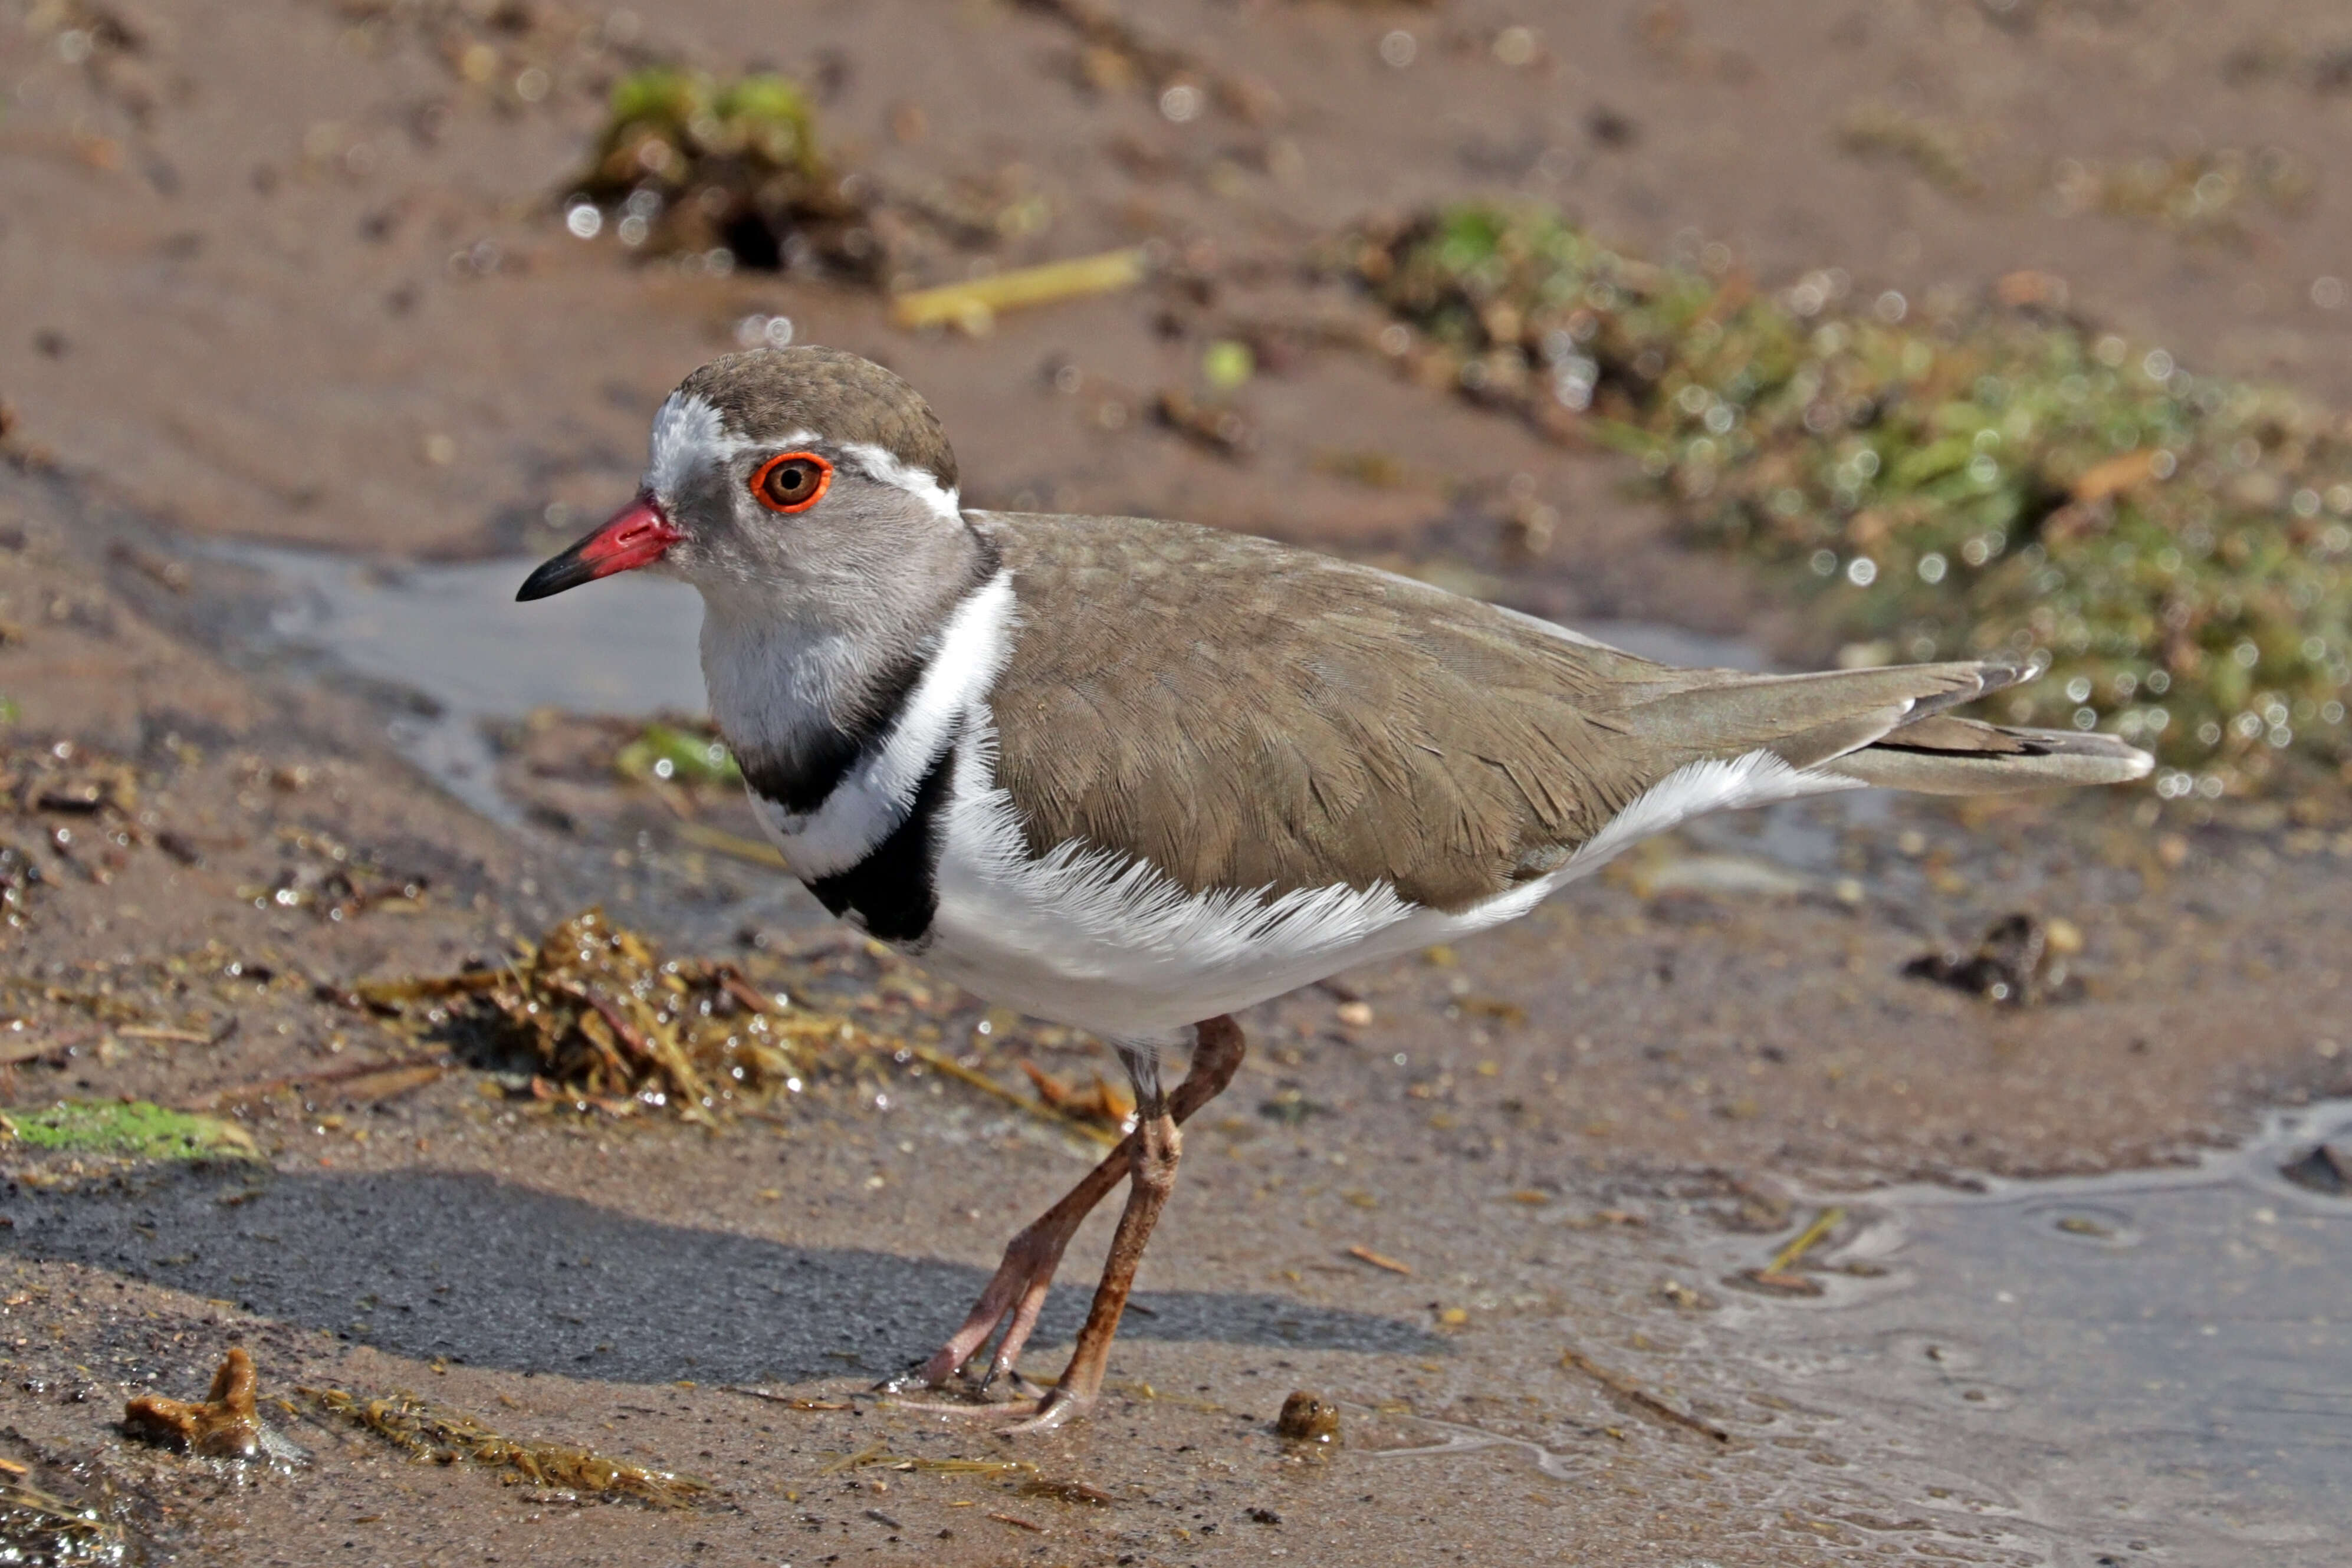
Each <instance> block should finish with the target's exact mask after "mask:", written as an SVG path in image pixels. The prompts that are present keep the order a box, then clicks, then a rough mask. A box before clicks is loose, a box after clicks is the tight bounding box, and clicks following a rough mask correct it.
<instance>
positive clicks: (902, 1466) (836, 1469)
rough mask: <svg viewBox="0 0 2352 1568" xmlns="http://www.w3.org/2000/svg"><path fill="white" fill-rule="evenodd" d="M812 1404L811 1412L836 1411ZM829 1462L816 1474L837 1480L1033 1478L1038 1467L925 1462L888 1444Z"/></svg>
mask: <svg viewBox="0 0 2352 1568" xmlns="http://www.w3.org/2000/svg"><path fill="white" fill-rule="evenodd" d="M836 1407H837V1406H831V1405H826V1404H818V1403H814V1402H812V1403H811V1404H810V1406H809V1408H811V1409H831V1408H836ZM824 1457H825V1458H827V1459H828V1460H829V1461H830V1462H829V1463H828V1464H826V1466H825V1467H824V1469H821V1470H819V1471H817V1474H818V1475H820V1476H837V1475H840V1474H842V1473H843V1472H845V1471H847V1470H873V1469H883V1470H920V1471H924V1472H927V1473H929V1474H931V1475H941V1476H1015V1475H1027V1476H1034V1475H1035V1474H1036V1473H1037V1467H1036V1466H1035V1465H1033V1464H1031V1463H1030V1462H1029V1461H1028V1460H1026V1459H923V1458H914V1457H912V1456H910V1455H907V1454H899V1453H893V1452H892V1451H891V1449H890V1446H889V1445H888V1444H887V1443H882V1442H876V1443H870V1444H868V1445H867V1446H866V1447H865V1448H860V1449H859V1450H857V1452H856V1453H854V1454H829V1455H826V1456H824Z"/></svg>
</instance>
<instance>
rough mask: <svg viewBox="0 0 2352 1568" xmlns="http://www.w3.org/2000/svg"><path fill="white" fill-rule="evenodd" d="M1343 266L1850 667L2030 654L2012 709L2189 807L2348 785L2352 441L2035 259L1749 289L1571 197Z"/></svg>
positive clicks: (1510, 408)
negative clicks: (2069, 733) (1586, 216)
mask: <svg viewBox="0 0 2352 1568" xmlns="http://www.w3.org/2000/svg"><path fill="white" fill-rule="evenodd" d="M1340 264H1341V265H1342V266H1343V267H1346V268H1347V269H1348V270H1349V271H1350V272H1351V273H1352V274H1353V275H1354V277H1356V278H1357V279H1358V281H1359V282H1360V284H1361V285H1362V286H1363V287H1365V288H1366V289H1367V290H1368V291H1369V292H1370V294H1371V295H1372V296H1373V297H1374V298H1376V299H1377V300H1378V301H1379V302H1380V303H1381V305H1382V306H1383V307H1384V308H1386V309H1387V310H1388V311H1389V312H1390V313H1391V316H1392V317H1393V318H1394V319H1395V321H1396V323H1397V325H1396V326H1393V327H1391V328H1390V329H1387V330H1386V331H1385V332H1384V333H1383V334H1381V349H1382V350H1383V351H1385V352H1387V353H1389V354H1391V356H1393V357H1394V358H1396V359H1397V360H1399V361H1401V362H1402V363H1403V364H1405V365H1406V366H1407V367H1408V368H1409V369H1411V370H1412V371H1413V372H1414V373H1415V374H1417V375H1418V376H1420V377H1421V378H1422V379H1423V380H1425V381H1426V382H1428V383H1429V384H1432V385H1442V386H1447V387H1451V388H1453V389H1454V390H1455V391H1457V392H1460V393H1461V394H1462V395H1464V396H1465V397H1468V398H1470V399H1473V400H1474V401H1476V402H1482V403H1485V404H1486V405H1488V406H1492V407H1496V408H1497V409H1501V410H1504V411H1507V412H1510V413H1516V414H1517V415H1518V416H1519V417H1522V418H1524V419H1526V420H1528V422H1529V423H1533V424H1535V425H1536V426H1537V427H1538V428H1539V429H1542V430H1544V431H1546V432H1548V433H1549V434H1554V435H1556V436H1558V437H1559V438H1561V439H1563V440H1570V441H1582V442H1587V443H1591V444H1601V445H1606V446H1610V447H1613V448H1616V449H1618V450H1621V451H1622V452H1625V453H1627V454H1629V455H1632V456H1633V457H1634V458H1635V459H1636V460H1637V461H1638V462H1639V463H1640V465H1641V467H1642V471H1643V474H1644V476H1646V478H1647V480H1648V482H1649V483H1650V485H1651V486H1654V490H1655V491H1656V493H1658V494H1659V495H1661V496H1662V497H1664V499H1665V500H1666V501H1667V502H1668V504H1669V505H1670V506H1672V507H1673V508H1674V510H1675V513H1676V515H1677V517H1679V518H1680V519H1681V520H1682V522H1683V523H1684V525H1685V528H1686V529H1687V530H1688V531H1689V533H1690V534H1691V535H1692V536H1694V537H1695V538H1698V539H1701V540H1703V541H1706V542H1708V543H1712V544H1715V545H1717V546H1720V547H1723V548H1727V549H1738V550H1740V551H1743V552H1746V553H1748V554H1751V555H1754V556H1756V557H1759V558H1760V559H1763V560H1765V561H1767V562H1769V563H1770V564H1772V565H1773V566H1774V567H1776V568H1779V569H1780V570H1782V571H1784V572H1785V573H1786V576H1787V579H1788V580H1790V581H1792V582H1795V583H1799V584H1802V585H1805V586H1806V587H1808V588H1809V589H1810V590H1811V593H1812V594H1813V596H1814V598H1815V600H1816V602H1817V605H1818V608H1819V610H1820V611H1821V612H1822V615H1823V617H1824V618H1825V620H1826V622H1827V623H1828V625H1829V627H1830V628H1831V629H1832V631H1833V632H1834V633H1835V634H1836V635H1837V636H1838V637H1839V638H1840V640H1842V641H1843V643H1845V647H1844V650H1843V662H1845V663H1848V664H1871V663H1891V662H1895V661H1898V660H1931V659H1943V658H1955V657H1971V656H1979V655H1989V654H1998V655H2001V656H2006V657H2023V658H2028V659H2032V660H2035V661H2038V662H2040V663H2042V664H2043V666H2044V668H2045V672H2046V673H2045V674H2043V675H2042V677H2041V678H2040V679H2038V680H2036V681H2034V682H2032V683H2031V684H2030V685H2025V686H2022V687H2020V688H2018V689H2016V690H2014V691H2012V692H2009V693H2004V694H2002V695H2000V697H1998V698H1996V699H1994V702H1993V705H1992V706H1993V713H1992V716H1994V717H1996V718H1998V719H2000V720H2003V721H2006V722H2011V723H2019V724H2032V725H2042V726H2053V727H2074V728H2079V729H2084V730H2089V729H2101V730H2105V731H2108V732H2110V733H2114V734H2116V735H2120V736H2122V737H2124V738H2126V739H2127V740H2130V741H2132V742H2134V743H2135V744H2137V745H2140V746H2144V747H2148V748H2150V749H2152V750H2154V751H2155V752H2156V753H2157V754H2158V757H2159V758H2160V759H2161V760H2162V762H2163V764H2164V767H2163V768H2162V769H2161V770H2160V772H2159V774H2158V780H2157V788H2158V791H2159V792H2160V793H2161V794H2163V795H2166V796H2168V797H2173V796H2189V795H2196V796H2200V797H2205V798H2214V797H2219V796H2221V795H2224V794H2236V795H2251V794H2257V793H2272V794H2280V795H2290V794H2305V795H2309V794H2311V793H2312V792H2313V791H2315V789H2317V788H2318V787H2319V786H2321V785H2323V784H2327V783H2336V784H2340V783H2341V782H2343V781H2345V780H2347V779H2352V728H2347V723H2346V703H2347V686H2352V430H2347V423H2346V421H2345V420H2344V419H2343V418H2342V417H2341V416H2340V415H2337V414H2334V413H2327V412H2326V411H2323V410H2319V409H2316V408H2314V407H2313V406H2311V405H2310V404H2308V403H2306V402H2303V401H2302V400H2300V399H2298V398H2296V397H2294V396H2293V395H2291V394H2289V393H2286V392H2280V391H2276V390H2272V389H2266V388H2263V387H2258V386H2252V385H2246V384H2242V383H2238V382H2228V381H2224V380H2221V379H2220V378H2217V377H2210V376H2203V375H2197V374H2192V373H2190V372H2189V371H2187V370H2185V369H2183V368H2182V367H2181V366H2180V365H2179V364H2178V363H2177V362H2176V361H2175V360H2174V358H2173V356H2172V355H2171V354H2169V353H2168V352H2166V351H2165V350H2162V349H2160V348H2151V347H2147V346H2142V345H2134V344H2131V343H2128V342H2126V340H2124V339H2123V338H2121V337H2119V336H2116V335H2114V334H2109V333H2103V332H2100V331H2098V330H2096V329H2093V328H2091V327H2088V326H2086V325H2084V324H2083V323H2081V322H2080V321H2077V320H2075V319H2072V318H2070V317H2068V316H2066V315H2064V314H2063V312H2062V311H2061V310H2059V309H2058V308H2055V295H2056V291H2055V289H2054V288H2048V287H2041V284H2042V283H2043V282H2054V280H2037V279H2035V278H2034V277H2032V275H2020V276H2019V277H2014V278H2011V279H2006V280H2004V285H2003V288H2002V290H2001V293H2002V295H2003V296H2005V298H1999V299H1994V300H1990V301H1986V302H1982V303H1980V304H1976V305H1962V304H1959V303H1957V302H1953V301H1937V302H1935V303H1934V305H1933V306H1932V308H1926V307H1923V306H1922V305H1920V304H1918V303H1916V302H1913V301H1910V300H1907V299H1906V298H1903V297H1902V296H1900V295H1897V294H1893V293H1887V294H1882V295H1878V296H1875V297H1872V298H1864V297H1861V296H1859V295H1856V294H1854V293H1853V291H1852V287H1851V283H1850V280H1848V279H1846V278H1845V277H1843V275H1840V274H1834V273H1815V274H1810V275H1808V276H1806V277H1803V278H1801V279H1800V280H1798V281H1797V282H1796V283H1795V284H1793V285H1791V286H1790V287H1788V288H1786V289H1783V290H1780V291H1779V292H1764V291H1759V289H1758V288H1756V287H1755V286H1754V285H1753V284H1752V283H1751V282H1750V281H1749V280H1748V278H1747V277H1745V276H1744V275H1743V274H1741V273H1740V272H1739V271H1738V269H1737V268H1736V267H1733V266H1732V263H1731V256H1730V253H1729V252H1728V251H1727V250H1726V249H1723V248H1722V247H1719V246H1718V247H1708V248H1707V249H1706V250H1705V251H1702V252H1700V253H1699V254H1698V255H1697V256H1694V257H1692V258H1691V259H1690V260H1688V261H1685V262H1677V263H1673V264H1659V263H1654V262H1650V261H1646V260H1643V259H1641V258H1638V257H1634V256H1627V255H1625V254H1622V253H1621V252H1618V251H1615V250H1612V249H1611V248H1609V247H1607V246H1603V245H1601V244H1600V243H1599V242H1598V241H1596V240H1594V239H1593V238H1591V236H1590V235H1587V234H1585V233H1584V232H1583V231H1581V230H1580V229H1579V228H1577V227H1576V226H1575V225H1572V224H1570V223H1569V222H1568V221H1567V220H1566V219H1564V218H1563V217H1561V216H1560V215H1559V214H1558V213H1557V212H1556V211H1553V210H1551V209H1549V208H1545V207H1540V206H1504V205H1484V204H1474V205H1465V206H1459V207H1454V208H1450V209H1447V210H1445V211H1443V212H1438V213H1433V214H1423V215H1422V216H1420V217H1417V218H1413V219H1411V220H1407V221H1403V222H1399V223H1395V224H1390V225H1375V226H1370V227H1367V228H1365V229H1363V230H1360V231H1359V232H1358V233H1357V234H1355V235H1351V236H1349V240H1348V241H1347V242H1346V246H1345V248H1344V250H1343V251H1342V253H1341V256H1340Z"/></svg>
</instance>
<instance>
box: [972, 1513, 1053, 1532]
mask: <svg viewBox="0 0 2352 1568" xmlns="http://www.w3.org/2000/svg"><path fill="white" fill-rule="evenodd" d="M988 1517H989V1518H991V1519H992V1520H994V1521H996V1522H997V1523H999V1524H1009V1525H1011V1526H1012V1527H1013V1529H1015V1530H1025V1531H1029V1532H1030V1533H1031V1534H1033V1535H1051V1534H1053V1533H1054V1532H1053V1531H1050V1530H1048V1529H1046V1528H1045V1526H1044V1525H1042V1524H1036V1523H1033V1522H1031V1521H1028V1520H1025V1519H1022V1518H1019V1517H1017V1516H1015V1515H1013V1514H1010V1513H992V1514H990V1515H989V1516H988Z"/></svg>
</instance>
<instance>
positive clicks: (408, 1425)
mask: <svg viewBox="0 0 2352 1568" xmlns="http://www.w3.org/2000/svg"><path fill="white" fill-rule="evenodd" d="M301 1392H302V1393H303V1394H304V1395H306V1396H309V1397H310V1399H311V1400H313V1401H314V1402H316V1403H317V1405H318V1406H319V1407H320V1409H322V1410H325V1411H327V1412H329V1413H330V1414H332V1415H336V1416H343V1417H345V1418H346V1419H348V1420H350V1421H351V1422H352V1423H353V1424H354V1425H357V1426H360V1427H365V1428H366V1429H367V1430H369V1431H371V1432H373V1433H374V1434H375V1435H376V1436H378V1437H382V1438H383V1439H384V1440H386V1441H387V1442H390V1443H393V1444H394V1445H396V1446H397V1447H399V1448H405V1449H407V1450H408V1451H409V1452H410V1453H412V1454H414V1455H415V1456H416V1457H417V1458H421V1459H430V1460H432V1461H433V1462H434V1463H435V1464H439V1465H448V1464H455V1463H457V1461H458V1460H459V1459H463V1460H465V1461H466V1462H467V1463H468V1464H476V1465H481V1466H483V1467H485V1468H486V1469H493V1470H496V1471H498V1472H499V1479H501V1480H503V1481H505V1482H506V1483H507V1484H509V1486H526V1485H527V1486H538V1487H558V1488H562V1489H563V1490H567V1491H572V1492H580V1493H584V1494H586V1495H589V1496H594V1497H624V1498H629V1499H633V1500H635V1501H638V1502H643V1503H649V1504H652V1505H653V1506H655V1507H657V1508H683V1507H685V1506H687V1505H688V1504H689V1503H692V1502H694V1501H696V1500H698V1499H699V1498H701V1497H702V1496H704V1495H705V1494H706V1493H708V1492H709V1490H710V1488H709V1483H707V1482H704V1481H700V1480H697V1479H694V1478H692V1477H690V1476H682V1475H677V1474H673V1473H672V1472H670V1471H668V1470H656V1469H650V1468H648V1467H646V1466H644V1465H640V1464H636V1463H634V1462H633V1461H631V1460H628V1459H616V1458H613V1457H612V1456H611V1455H609V1454H600V1453H598V1452H596V1451H595V1450H594V1449H593V1448H573V1447H572V1445H570V1444H568V1443H547V1442H540V1441H537V1440H534V1439H529V1438H520V1437H507V1436H505V1435H504V1434H502V1433H499V1432H494V1431H492V1430H490V1429H489V1428H488V1427H485V1426H483V1425H482V1424H481V1423H480V1422H478V1421H477V1420H475V1419H474V1418H473V1417H472V1416H467V1415H464V1414H461V1413H459V1412H457V1411H454V1410H444V1409H442V1408H440V1407H439V1406H434V1405H429V1404H426V1403H425V1401H423V1400H421V1399H418V1398H416V1397H415V1396H411V1395H407V1394H394V1395H392V1396H388V1397H385V1398H377V1399H367V1398H362V1397H361V1396H358V1395H354V1394H349V1393H346V1392H344V1391H343V1390H342V1389H340V1388H305V1389H303V1390H302V1391H301Z"/></svg>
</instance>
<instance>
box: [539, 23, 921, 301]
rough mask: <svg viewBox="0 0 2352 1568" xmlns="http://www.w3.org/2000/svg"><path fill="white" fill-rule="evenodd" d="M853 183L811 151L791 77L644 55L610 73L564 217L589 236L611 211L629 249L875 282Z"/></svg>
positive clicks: (868, 222)
mask: <svg viewBox="0 0 2352 1568" xmlns="http://www.w3.org/2000/svg"><path fill="white" fill-rule="evenodd" d="M861 190H862V186H861V185H860V184H859V183H858V182H856V180H854V179H843V178H841V177H838V176H836V175H835V173H834V172H833V171H832V169H831V168H830V167H829V165H828V164H827V162H826V161H825V159H824V156H823V155H822V154H821V153H820V152H819V151H818V148H817V132H816V113H815V110H814V108H813V107H812V106H811V105H810V103H809V100H808V95H807V94H806V93H805V92H804V91H803V89H801V87H800V86H799V84H797V83H795V82H793V81H791V80H789V79H788V78H783V77H780V76H769V75H752V76H744V77H738V78H734V79H732V80H729V81H724V82H722V81H719V80H718V79H716V78H712V77H709V76H707V75H705V74H703V73H701V72H699V71H693V70H688V69H686V68H682V67H678V66H673V65H653V66H646V67H644V68H640V69H637V70H635V71H632V72H630V73H629V74H628V75H626V76H624V77H623V78H621V79H620V80H619V81H618V82H617V83H615V84H614V88H613V93H612V99H611V104H610V108H609V110H608V112H607V116H606V120H605V124H604V131H603V133H602V134H601V135H600V136H599V137H598V138H597V142H596V150H595V152H594V153H593V156H592V157H591V158H590V160H589V162H588V166H587V168H586V169H585V170H584V171H583V172H582V173H581V174H580V176H579V177H578V179H577V180H576V181H575V183H574V191H575V194H574V195H572V197H571V198H570V200H569V202H568V208H569V210H568V212H567V214H566V220H565V221H566V224H567V226H569V227H570V228H571V230H572V233H574V234H576V235H581V236H582V237H583V238H588V237H593V235H596V234H597V233H598V232H600V231H601V230H602V229H603V227H604V222H605V220H606V219H607V218H610V219H612V220H613V223H614V233H615V234H616V235H617V236H618V238H619V239H620V242H621V243H622V244H623V245H624V246H628V247H630V248H631V249H637V248H640V247H644V248H648V249H651V250H654V251H658V252H683V253H688V254H698V255H715V256H722V257H724V258H726V267H728V268H731V267H733V266H735V265H737V264H740V265H742V266H744V267H753V268H757V269H761V270H765V271H776V270H779V269H789V270H793V271H814V272H819V273H824V274H829V275H832V276H835V277H845V278H850V279H853V280H855V281H858V282H863V283H867V284H876V283H879V282H880V281H881V280H882V279H883V277H885V276H886V270H887V260H888V257H887V254H886V251H887V247H886V246H885V245H884V243H883V240H882V238H881V236H880V235H879V234H878V233H877V230H876V228H875V227H874V224H873V219H872V214H871V212H870V210H869V204H868V203H867V202H866V199H865V198H864V197H863V196H862V195H861V194H860V192H861Z"/></svg>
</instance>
